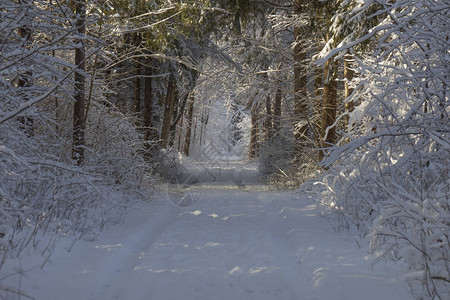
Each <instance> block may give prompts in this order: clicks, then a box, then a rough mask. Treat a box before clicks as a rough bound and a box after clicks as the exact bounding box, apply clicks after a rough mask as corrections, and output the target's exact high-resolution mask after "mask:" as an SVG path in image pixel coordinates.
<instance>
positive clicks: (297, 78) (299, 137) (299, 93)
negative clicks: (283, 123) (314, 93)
mask: <svg viewBox="0 0 450 300" xmlns="http://www.w3.org/2000/svg"><path fill="white" fill-rule="evenodd" d="M301 4H302V0H295V11H296V13H297V14H298V15H301V13H302V8H301ZM294 39H295V41H296V44H295V47H294V61H295V66H294V101H295V107H294V114H295V122H300V126H298V124H295V130H294V136H295V139H296V141H297V151H301V145H300V144H301V143H302V142H304V141H305V140H306V134H307V131H308V122H307V117H308V111H307V105H306V100H307V81H306V68H305V65H304V64H305V63H304V60H305V58H306V52H305V49H303V47H302V44H301V40H302V31H301V29H300V28H299V27H297V26H296V27H294Z"/></svg>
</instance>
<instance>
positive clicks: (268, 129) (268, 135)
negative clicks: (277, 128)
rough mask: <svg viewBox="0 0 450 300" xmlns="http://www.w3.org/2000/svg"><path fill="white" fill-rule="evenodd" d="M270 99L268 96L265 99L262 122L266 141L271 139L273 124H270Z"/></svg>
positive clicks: (271, 116)
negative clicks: (264, 115)
mask: <svg viewBox="0 0 450 300" xmlns="http://www.w3.org/2000/svg"><path fill="white" fill-rule="evenodd" d="M271 102H272V99H271V98H270V96H267V98H266V120H265V122H264V127H265V128H264V129H265V131H266V140H267V141H270V140H271V139H272V133H273V124H272V118H273V115H272V103H271Z"/></svg>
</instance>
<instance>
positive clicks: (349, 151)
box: [319, 0, 450, 299]
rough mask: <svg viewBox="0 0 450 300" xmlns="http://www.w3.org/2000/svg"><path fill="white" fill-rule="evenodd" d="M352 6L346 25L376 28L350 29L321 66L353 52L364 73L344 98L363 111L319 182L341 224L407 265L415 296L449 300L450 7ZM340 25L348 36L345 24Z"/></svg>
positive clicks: (405, 1) (420, 3)
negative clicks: (359, 20) (349, 227)
mask: <svg viewBox="0 0 450 300" xmlns="http://www.w3.org/2000/svg"><path fill="white" fill-rule="evenodd" d="M350 2H352V3H353V6H352V8H351V9H349V10H347V11H346V12H345V14H346V19H347V20H352V18H353V21H355V20H356V21H357V20H358V18H359V17H360V16H361V15H365V16H366V17H367V18H369V19H372V20H369V21H366V22H365V24H372V25H373V26H371V27H370V28H368V27H360V28H355V29H354V30H352V29H348V28H347V33H348V34H347V35H344V36H343V37H342V39H341V40H340V42H338V43H336V44H337V45H336V46H335V47H330V48H331V50H330V49H328V50H327V49H325V51H324V58H323V59H322V60H321V61H319V62H322V63H323V62H324V61H325V60H326V59H328V58H330V57H332V56H333V55H336V54H337V53H340V55H345V54H346V53H348V52H347V51H349V52H350V53H351V54H352V55H353V57H354V60H355V68H356V71H357V72H358V73H359V76H358V77H357V78H354V80H353V83H352V84H353V85H354V87H355V90H354V92H353V94H352V95H351V97H349V98H348V99H346V101H347V102H350V101H352V102H353V103H354V104H355V109H354V111H353V112H349V119H348V128H347V133H346V134H344V135H343V137H342V139H341V141H340V146H339V147H335V149H334V150H333V151H332V152H331V154H330V155H329V157H327V158H326V159H325V160H324V162H323V164H324V165H325V166H328V167H330V168H331V169H330V170H329V171H328V172H327V173H326V174H325V175H324V176H323V178H322V180H321V182H322V184H323V185H324V190H323V193H322V196H323V197H324V198H323V199H324V202H326V203H327V204H328V205H330V206H332V207H334V208H335V209H336V210H337V211H339V213H340V216H342V218H341V223H340V225H348V226H355V227H357V228H359V229H360V230H361V231H362V232H363V233H364V234H366V233H370V237H371V248H372V251H373V253H375V254H376V255H377V256H378V257H380V258H381V257H388V258H393V259H401V260H403V261H404V262H405V264H406V265H407V268H408V269H409V270H410V272H407V274H406V275H405V276H406V277H407V278H409V279H410V280H411V288H412V291H413V293H414V295H415V296H416V297H417V298H419V299H424V298H427V299H447V298H448V297H449V296H450V257H449V253H450V239H449V237H450V224H449V220H450V188H449V187H450V179H449V166H450V142H449V128H450V126H449V124H450V120H449V112H450V111H449V107H450V98H449V93H448V86H449V84H450V78H449V75H450V64H449V60H448V57H449V49H450V42H449V31H448V28H449V26H450V25H449V20H450V2H449V1H434V0H398V1H385V0H374V1H372V0H370V1H369V0H367V1H344V2H343V5H347V4H349V3H350ZM347 8H348V7H347ZM364 11H365V12H364ZM335 21H336V22H335V23H334V28H335V30H336V31H340V32H341V33H342V32H343V31H342V27H341V25H342V22H341V21H342V18H341V19H340V20H339V19H338V18H336V19H335ZM348 24H354V25H355V24H359V25H360V23H359V22H348V23H347V25H348ZM367 45H370V47H367ZM368 49H369V50H370V51H365V50H368ZM341 117H344V115H342V116H341ZM417 282H419V283H421V285H420V284H419V285H418V284H417ZM420 287H422V288H420Z"/></svg>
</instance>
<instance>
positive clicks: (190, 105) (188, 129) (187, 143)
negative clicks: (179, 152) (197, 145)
mask: <svg viewBox="0 0 450 300" xmlns="http://www.w3.org/2000/svg"><path fill="white" fill-rule="evenodd" d="M188 101H189V102H188V108H187V120H186V121H187V122H186V135H185V138H184V154H186V155H187V156H189V148H190V146H191V134H192V118H193V116H194V93H193V92H191V95H190V97H189V100H188Z"/></svg>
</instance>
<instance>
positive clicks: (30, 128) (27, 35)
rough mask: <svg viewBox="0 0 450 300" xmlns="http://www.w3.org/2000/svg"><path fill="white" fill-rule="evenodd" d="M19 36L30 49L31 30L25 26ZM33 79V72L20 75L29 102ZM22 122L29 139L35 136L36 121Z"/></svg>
mask: <svg viewBox="0 0 450 300" xmlns="http://www.w3.org/2000/svg"><path fill="white" fill-rule="evenodd" d="M18 34H19V36H20V37H21V38H23V39H24V40H25V43H24V45H23V46H24V48H27V47H29V45H31V42H32V41H31V38H32V36H31V29H30V27H29V26H28V25H24V26H22V27H20V28H19V29H18ZM31 77H32V73H31V71H26V72H24V73H23V74H19V79H18V82H17V85H18V87H20V88H23V89H25V90H24V94H25V96H24V100H25V101H28V100H30V99H29V97H28V95H27V91H26V88H28V87H30V86H31V84H32V83H31ZM20 122H21V123H22V126H21V129H22V130H23V131H24V132H25V133H26V135H27V136H28V137H31V136H33V135H34V121H33V119H32V118H30V117H21V118H20Z"/></svg>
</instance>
